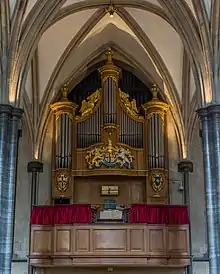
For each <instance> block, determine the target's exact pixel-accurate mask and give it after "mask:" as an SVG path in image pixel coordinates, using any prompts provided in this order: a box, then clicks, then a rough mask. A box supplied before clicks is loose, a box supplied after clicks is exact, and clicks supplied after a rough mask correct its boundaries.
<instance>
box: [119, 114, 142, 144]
mask: <svg viewBox="0 0 220 274" xmlns="http://www.w3.org/2000/svg"><path fill="white" fill-rule="evenodd" d="M119 117H120V118H119V135H120V143H124V144H126V145H129V146H131V147H134V148H143V147H144V146H143V128H144V124H143V122H138V121H136V120H134V119H132V118H130V116H128V114H127V113H126V112H125V111H123V110H121V112H120V116H119Z"/></svg>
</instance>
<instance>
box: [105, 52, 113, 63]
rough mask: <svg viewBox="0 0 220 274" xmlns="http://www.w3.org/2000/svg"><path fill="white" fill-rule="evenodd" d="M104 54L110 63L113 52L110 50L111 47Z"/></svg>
mask: <svg viewBox="0 0 220 274" xmlns="http://www.w3.org/2000/svg"><path fill="white" fill-rule="evenodd" d="M105 55H106V56H107V58H108V59H107V64H112V63H113V61H112V56H113V52H112V49H111V48H109V49H108V51H107V52H106V53H105Z"/></svg>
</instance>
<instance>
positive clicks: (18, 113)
mask: <svg viewBox="0 0 220 274" xmlns="http://www.w3.org/2000/svg"><path fill="white" fill-rule="evenodd" d="M23 113H24V110H23V109H22V108H13V109H12V116H13V117H17V118H18V119H20V118H21V117H22V115H23Z"/></svg>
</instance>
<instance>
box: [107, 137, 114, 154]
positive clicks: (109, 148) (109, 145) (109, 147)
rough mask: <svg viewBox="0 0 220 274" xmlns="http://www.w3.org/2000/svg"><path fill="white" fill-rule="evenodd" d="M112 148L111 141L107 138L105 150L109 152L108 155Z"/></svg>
mask: <svg viewBox="0 0 220 274" xmlns="http://www.w3.org/2000/svg"><path fill="white" fill-rule="evenodd" d="M112 148H113V146H112V140H110V139H109V138H108V147H107V149H108V152H109V153H111V152H112Z"/></svg>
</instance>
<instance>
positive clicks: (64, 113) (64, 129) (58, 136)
mask: <svg viewBox="0 0 220 274" xmlns="http://www.w3.org/2000/svg"><path fill="white" fill-rule="evenodd" d="M61 91H62V98H61V100H60V101H59V102H57V103H54V104H52V105H51V109H52V111H53V119H54V128H53V153H52V154H53V159H52V165H53V171H52V172H53V177H54V184H55V186H56V191H54V196H55V197H57V196H58V197H59V196H68V195H66V194H67V192H68V189H69V188H70V187H69V186H70V181H71V170H72V169H73V168H74V164H75V163H74V155H73V153H74V148H75V144H74V134H75V111H76V107H77V106H76V105H75V104H74V103H72V102H70V101H69V100H68V98H67V95H68V88H67V86H64V87H63V88H62V90H61ZM70 192H71V191H70Z"/></svg>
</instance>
